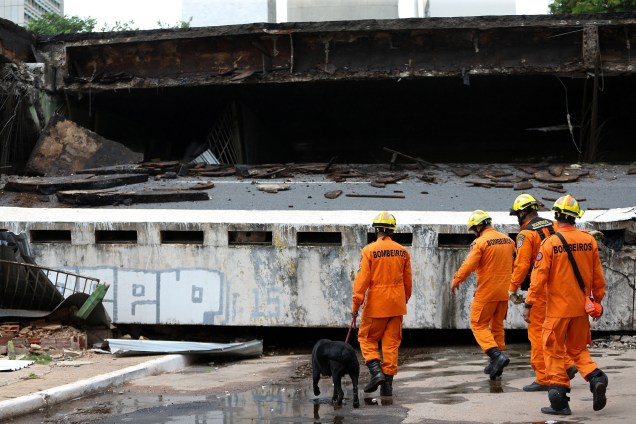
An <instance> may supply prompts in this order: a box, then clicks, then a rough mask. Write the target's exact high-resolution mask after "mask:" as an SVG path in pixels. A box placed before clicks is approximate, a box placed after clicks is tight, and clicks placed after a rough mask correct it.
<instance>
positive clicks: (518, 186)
mask: <svg viewBox="0 0 636 424" xmlns="http://www.w3.org/2000/svg"><path fill="white" fill-rule="evenodd" d="M532 187H533V185H532V183H530V182H528V181H520V182H518V183H515V185H513V186H512V188H513V190H530V189H531V188H532Z"/></svg>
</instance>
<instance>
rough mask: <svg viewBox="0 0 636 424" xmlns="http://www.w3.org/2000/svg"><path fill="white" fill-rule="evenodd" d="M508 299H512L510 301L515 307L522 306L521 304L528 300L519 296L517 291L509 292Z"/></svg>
mask: <svg viewBox="0 0 636 424" xmlns="http://www.w3.org/2000/svg"><path fill="white" fill-rule="evenodd" d="M508 297H509V298H510V301H511V302H512V303H514V304H515V305H520V304H522V303H523V302H525V301H526V299H524V297H523V295H522V294H519V293H518V292H517V290H515V291H510V290H508Z"/></svg>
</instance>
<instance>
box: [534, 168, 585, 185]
mask: <svg viewBox="0 0 636 424" xmlns="http://www.w3.org/2000/svg"><path fill="white" fill-rule="evenodd" d="M534 178H535V180H537V181H541V182H542V183H571V182H574V181H577V180H578V179H579V174H563V175H560V176H558V177H555V176H554V175H552V174H550V172H549V171H538V172H535V173H534Z"/></svg>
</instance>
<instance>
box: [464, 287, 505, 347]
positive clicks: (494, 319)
mask: <svg viewBox="0 0 636 424" xmlns="http://www.w3.org/2000/svg"><path fill="white" fill-rule="evenodd" d="M507 313H508V301H507V300H504V301H498V302H480V301H478V300H475V299H473V302H472V304H471V305H470V328H471V329H472V330H473V336H475V340H477V343H478V344H479V347H480V348H481V350H483V351H484V352H486V351H488V350H489V349H492V348H493V347H496V348H499V350H505V349H506V341H505V333H504V324H503V322H504V320H505V319H506V314H507Z"/></svg>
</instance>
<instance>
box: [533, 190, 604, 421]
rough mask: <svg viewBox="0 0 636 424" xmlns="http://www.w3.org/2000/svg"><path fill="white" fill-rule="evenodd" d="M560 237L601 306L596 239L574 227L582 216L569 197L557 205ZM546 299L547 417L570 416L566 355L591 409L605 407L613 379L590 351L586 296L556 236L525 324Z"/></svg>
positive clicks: (544, 256) (543, 258)
mask: <svg viewBox="0 0 636 424" xmlns="http://www.w3.org/2000/svg"><path fill="white" fill-rule="evenodd" d="M552 210H554V217H555V219H556V220H557V223H558V226H559V229H558V233H559V234H561V236H562V237H563V238H564V239H565V240H566V242H567V245H568V246H569V250H570V251H571V253H572V256H573V257H574V261H575V262H576V265H577V268H578V270H579V272H580V274H581V277H582V280H583V282H584V284H585V291H586V293H587V294H590V293H591V294H592V296H593V298H594V299H595V300H596V301H597V302H599V303H600V302H601V300H602V299H603V297H604V296H605V278H604V276H603V268H602V266H601V260H600V256H599V253H598V245H597V244H596V239H595V238H594V236H592V235H591V234H589V233H587V232H585V231H580V230H577V229H576V228H575V227H574V223H575V220H576V218H580V217H581V216H582V215H583V211H582V210H580V208H579V204H578V202H577V201H576V199H574V198H573V197H572V196H570V195H566V196H563V197H560V198H559V199H557V201H556V202H554V206H553V207H552ZM542 299H545V300H546V302H547V304H546V305H547V306H546V313H545V315H546V318H545V321H544V322H543V354H544V358H545V366H546V377H547V379H548V383H549V385H550V386H549V390H548V399H549V400H550V406H548V407H544V408H541V412H543V413H544V414H552V415H570V414H571V413H572V412H571V411H570V407H569V404H568V401H569V399H570V398H569V397H568V396H567V393H569V392H570V380H569V378H568V376H567V374H566V368H565V367H566V363H565V356H566V355H565V352H566V350H567V354H568V355H569V356H570V358H572V360H573V361H574V364H575V365H576V368H577V369H578V371H579V372H580V373H581V375H582V376H583V378H585V380H586V381H588V382H589V383H590V391H591V392H592V394H593V400H592V407H593V409H594V410H595V411H599V410H601V409H603V408H604V407H605V404H606V402H607V398H606V396H605V393H606V389H607V384H608V378H607V375H606V374H605V373H604V372H603V371H602V370H600V369H599V368H598V366H597V364H596V363H595V362H594V361H593V360H592V358H591V356H590V352H589V351H588V349H587V345H588V344H592V338H591V333H590V321H589V317H588V315H587V313H586V311H585V306H584V302H585V295H584V293H583V290H582V289H581V287H580V285H579V283H578V280H577V277H576V275H575V272H574V269H573V266H572V263H571V261H570V258H569V255H568V253H567V249H566V248H565V247H564V245H563V242H562V241H561V239H560V238H559V237H558V236H557V235H553V236H550V237H549V238H547V239H545V240H544V241H543V243H541V247H540V249H539V253H538V254H537V258H536V260H535V263H534V269H533V271H532V277H531V284H530V289H529V290H528V296H527V299H526V305H525V308H524V312H523V315H524V319H526V321H527V320H528V318H529V317H530V313H531V310H532V309H534V308H535V305H537V302H539V304H540V303H541V302H542Z"/></svg>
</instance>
